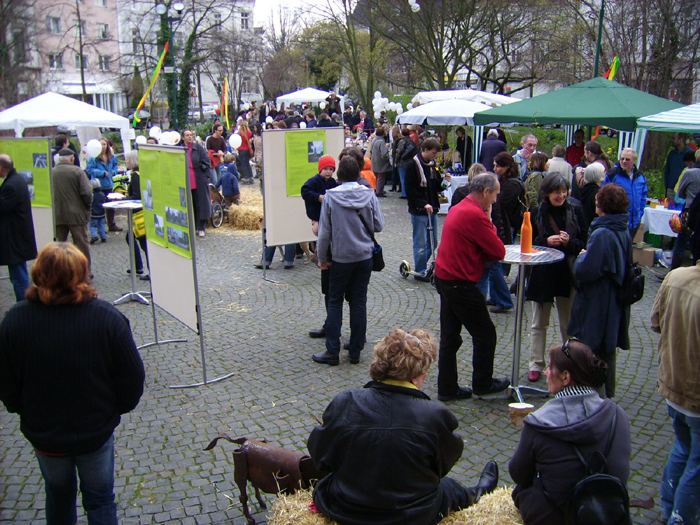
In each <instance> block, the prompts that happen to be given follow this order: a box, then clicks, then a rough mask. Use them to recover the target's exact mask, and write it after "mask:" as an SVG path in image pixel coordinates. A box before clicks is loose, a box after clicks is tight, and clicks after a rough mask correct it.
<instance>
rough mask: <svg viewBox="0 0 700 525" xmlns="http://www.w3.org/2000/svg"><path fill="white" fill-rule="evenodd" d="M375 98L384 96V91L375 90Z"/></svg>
mask: <svg viewBox="0 0 700 525" xmlns="http://www.w3.org/2000/svg"><path fill="white" fill-rule="evenodd" d="M374 98H382V92H381V91H375V92H374Z"/></svg>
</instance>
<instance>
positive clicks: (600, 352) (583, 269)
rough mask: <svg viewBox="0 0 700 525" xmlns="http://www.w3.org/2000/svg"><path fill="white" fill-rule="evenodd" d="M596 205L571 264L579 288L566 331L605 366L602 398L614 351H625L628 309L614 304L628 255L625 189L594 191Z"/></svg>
mask: <svg viewBox="0 0 700 525" xmlns="http://www.w3.org/2000/svg"><path fill="white" fill-rule="evenodd" d="M596 202H597V212H598V215H599V217H598V218H596V219H595V220H594V221H593V223H592V224H591V228H590V237H589V238H588V245H587V246H586V249H585V250H584V251H583V252H582V253H581V255H579V256H578V258H577V259H576V263H575V264H574V275H575V276H576V279H577V280H578V283H579V284H578V293H577V294H576V300H575V301H574V306H573V309H572V311H571V322H570V323H569V328H568V330H567V331H568V333H569V334H570V335H572V336H575V337H578V338H579V339H581V340H582V341H583V342H584V343H586V344H587V345H588V346H590V347H591V348H592V349H593V352H594V353H595V355H596V356H598V357H599V358H601V359H603V360H604V361H605V362H606V363H607V365H608V378H607V380H606V382H605V395H606V396H608V397H613V396H614V395H615V365H616V354H615V352H616V348H617V347H620V348H622V349H624V350H628V349H629V347H630V340H629V332H628V330H629V323H630V307H629V305H627V306H625V305H622V304H620V302H619V301H618V300H617V292H618V289H619V287H620V286H621V285H622V282H623V280H624V277H625V272H626V269H627V264H628V261H629V258H630V257H631V256H632V239H631V238H630V235H629V230H628V227H629V226H628V224H627V221H629V214H628V213H627V207H628V206H629V198H628V197H627V192H626V191H625V190H624V188H622V187H620V186H618V185H617V184H606V185H605V186H603V187H602V188H601V189H600V191H599V192H598V195H597V196H596Z"/></svg>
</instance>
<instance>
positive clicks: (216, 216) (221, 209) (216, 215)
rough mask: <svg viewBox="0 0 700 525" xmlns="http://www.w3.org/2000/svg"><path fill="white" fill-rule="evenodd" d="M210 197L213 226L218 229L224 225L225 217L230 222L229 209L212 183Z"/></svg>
mask: <svg viewBox="0 0 700 525" xmlns="http://www.w3.org/2000/svg"><path fill="white" fill-rule="evenodd" d="M209 197H210V198H211V225H212V226H213V227H214V228H218V227H219V226H221V225H222V224H223V223H224V215H225V216H226V220H228V207H227V206H226V201H224V196H223V195H221V193H219V190H217V189H216V187H215V186H214V185H213V184H211V183H209Z"/></svg>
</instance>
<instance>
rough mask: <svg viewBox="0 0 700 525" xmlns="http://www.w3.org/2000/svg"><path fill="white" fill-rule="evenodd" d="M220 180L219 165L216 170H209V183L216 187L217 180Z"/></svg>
mask: <svg viewBox="0 0 700 525" xmlns="http://www.w3.org/2000/svg"><path fill="white" fill-rule="evenodd" d="M220 178H221V164H219V165H218V166H217V167H216V168H211V169H210V170H209V182H210V183H211V184H213V185H214V186H216V183H217V182H219V179H220Z"/></svg>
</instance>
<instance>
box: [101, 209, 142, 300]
mask: <svg viewBox="0 0 700 525" xmlns="http://www.w3.org/2000/svg"><path fill="white" fill-rule="evenodd" d="M102 206H103V207H105V208H112V209H115V210H126V211H127V215H128V218H129V229H128V230H127V232H131V234H130V235H129V268H130V269H131V291H130V292H126V293H125V294H124V295H122V296H121V297H120V298H119V299H117V300H116V301H114V304H122V303H126V302H129V301H137V302H139V303H143V304H149V302H148V299H146V298H145V297H144V295H151V293H150V292H137V291H136V266H135V264H134V210H140V209H141V208H143V205H142V204H141V201H136V200H128V201H112V202H105V203H104V204H103V205H102Z"/></svg>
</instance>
